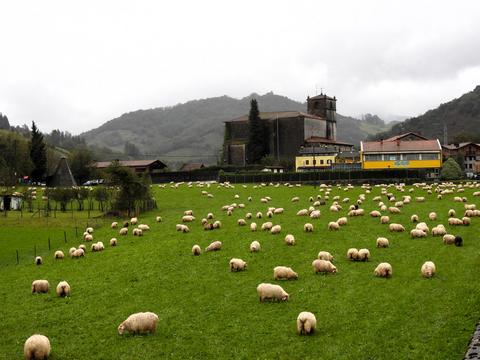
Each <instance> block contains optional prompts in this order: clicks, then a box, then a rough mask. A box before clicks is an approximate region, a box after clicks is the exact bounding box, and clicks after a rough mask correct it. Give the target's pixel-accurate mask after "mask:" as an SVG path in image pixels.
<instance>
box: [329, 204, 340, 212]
mask: <svg viewBox="0 0 480 360" xmlns="http://www.w3.org/2000/svg"><path fill="white" fill-rule="evenodd" d="M330 211H331V212H338V207H337V206H336V205H332V206H330Z"/></svg>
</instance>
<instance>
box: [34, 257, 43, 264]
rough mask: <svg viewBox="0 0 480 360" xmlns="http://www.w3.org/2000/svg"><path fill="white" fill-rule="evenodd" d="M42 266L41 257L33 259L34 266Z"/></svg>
mask: <svg viewBox="0 0 480 360" xmlns="http://www.w3.org/2000/svg"><path fill="white" fill-rule="evenodd" d="M42 264H43V259H42V257H41V256H37V257H36V258H35V265H42Z"/></svg>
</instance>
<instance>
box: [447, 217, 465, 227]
mask: <svg viewBox="0 0 480 360" xmlns="http://www.w3.org/2000/svg"><path fill="white" fill-rule="evenodd" d="M448 225H463V220H462V219H458V218H454V217H451V218H449V219H448Z"/></svg>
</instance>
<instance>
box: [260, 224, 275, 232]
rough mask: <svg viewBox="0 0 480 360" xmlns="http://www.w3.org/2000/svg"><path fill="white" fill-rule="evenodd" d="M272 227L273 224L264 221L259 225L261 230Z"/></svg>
mask: <svg viewBox="0 0 480 360" xmlns="http://www.w3.org/2000/svg"><path fill="white" fill-rule="evenodd" d="M272 227H273V224H272V223H271V222H266V223H263V224H262V226H261V229H262V230H264V231H265V230H271V229H272Z"/></svg>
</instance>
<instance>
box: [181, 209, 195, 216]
mask: <svg viewBox="0 0 480 360" xmlns="http://www.w3.org/2000/svg"><path fill="white" fill-rule="evenodd" d="M183 215H187V216H192V215H193V210H185V211H184V212H183Z"/></svg>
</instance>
